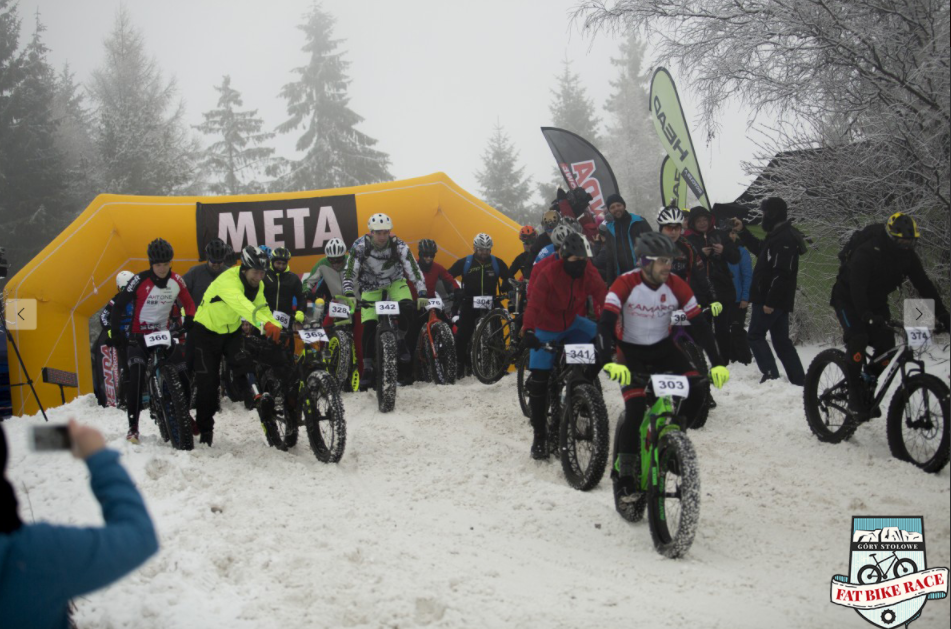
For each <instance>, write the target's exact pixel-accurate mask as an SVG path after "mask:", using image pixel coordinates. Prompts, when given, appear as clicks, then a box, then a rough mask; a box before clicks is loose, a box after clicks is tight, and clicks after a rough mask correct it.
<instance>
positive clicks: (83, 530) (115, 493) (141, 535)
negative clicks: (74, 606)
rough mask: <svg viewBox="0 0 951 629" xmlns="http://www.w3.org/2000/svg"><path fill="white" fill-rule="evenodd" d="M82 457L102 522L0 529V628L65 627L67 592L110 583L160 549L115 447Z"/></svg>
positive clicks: (69, 594)
mask: <svg viewBox="0 0 951 629" xmlns="http://www.w3.org/2000/svg"><path fill="white" fill-rule="evenodd" d="M86 464H87V465H88V466H89V474H90V484H91V485H92V491H93V494H95V496H96V499H97V500H98V501H99V504H100V505H101V506H102V515H103V519H105V521H106V525H105V526H104V527H95V528H93V527H78V526H57V525H54V524H46V523H40V524H24V525H23V526H22V527H20V528H19V529H18V530H16V531H14V532H13V533H10V534H8V535H0V624H2V625H3V627H4V629H15V628H19V627H31V628H34V627H36V628H40V629H45V628H47V627H50V628H57V629H59V628H63V629H65V628H66V627H67V626H68V624H69V623H68V620H67V607H68V605H69V600H70V599H72V598H75V597H77V596H82V595H83V594H87V593H89V592H92V591H94V590H98V589H99V588H102V587H105V586H106V585H109V584H110V583H112V582H113V581H115V580H117V579H119V578H120V577H122V576H123V575H125V574H128V573H129V572H131V571H132V570H133V569H135V568H137V567H138V566H139V565H141V564H142V563H143V562H145V560H146V559H148V558H149V557H150V556H152V555H153V554H155V552H156V551H157V550H158V539H157V538H156V536H155V528H154V527H153V526H152V520H151V519H150V518H149V514H148V512H147V511H146V510H145V503H144V502H143V501H142V496H141V495H140V494H139V492H138V490H137V489H136V488H135V485H134V484H133V483H132V479H131V478H129V474H128V473H127V472H126V471H125V469H124V468H123V467H122V466H121V465H119V453H118V452H116V451H115V450H108V449H103V450H100V451H99V452H97V453H95V454H93V455H92V456H90V457H89V458H88V459H86Z"/></svg>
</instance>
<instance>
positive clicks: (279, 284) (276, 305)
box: [264, 247, 307, 326]
mask: <svg viewBox="0 0 951 629" xmlns="http://www.w3.org/2000/svg"><path fill="white" fill-rule="evenodd" d="M290 261H291V252H290V250H289V249H288V248H287V247H277V248H275V249H274V250H273V251H272V252H271V268H270V269H269V270H268V272H267V274H266V275H265V276H264V299H266V300H267V305H268V308H270V309H271V312H272V313H273V316H274V318H275V319H277V320H278V321H281V319H282V318H284V317H286V318H287V319H286V320H285V321H281V325H284V326H286V325H289V324H290V322H291V318H293V319H294V320H295V321H297V322H298V323H303V322H304V310H305V309H306V307H307V301H306V300H305V299H304V285H303V284H302V283H301V281H300V278H299V277H297V274H296V273H294V272H293V271H291V270H290V269H288V268H287V267H288V265H289V264H290ZM295 310H296V312H295Z"/></svg>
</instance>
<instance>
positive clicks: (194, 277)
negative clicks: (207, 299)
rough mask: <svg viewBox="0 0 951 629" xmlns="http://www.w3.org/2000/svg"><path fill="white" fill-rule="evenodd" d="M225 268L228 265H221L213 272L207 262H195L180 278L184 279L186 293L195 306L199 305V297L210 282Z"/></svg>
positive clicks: (225, 269) (226, 268)
mask: <svg viewBox="0 0 951 629" xmlns="http://www.w3.org/2000/svg"><path fill="white" fill-rule="evenodd" d="M227 270H228V267H226V266H224V265H222V267H221V270H220V271H218V272H217V273H215V272H214V271H212V270H211V267H210V266H208V265H207V264H196V265H195V266H193V267H192V268H190V269H188V271H186V272H185V275H183V276H182V279H183V280H185V288H187V289H188V294H189V295H191V296H192V301H194V302H195V308H198V306H200V305H201V298H202V297H203V296H204V294H205V291H206V290H208V287H209V286H211V283H212V282H214V281H215V278H216V277H218V276H219V275H221V274H222V273H224V272H225V271H227Z"/></svg>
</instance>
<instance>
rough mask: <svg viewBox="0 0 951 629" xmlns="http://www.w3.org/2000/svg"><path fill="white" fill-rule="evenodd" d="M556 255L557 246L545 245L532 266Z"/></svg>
mask: <svg viewBox="0 0 951 629" xmlns="http://www.w3.org/2000/svg"><path fill="white" fill-rule="evenodd" d="M554 253H555V245H545V246H544V247H543V248H542V250H541V251H539V252H538V255H537V256H535V262H533V263H532V264H533V265H534V264H538V263H539V262H541V261H542V260H544V259H545V258H547V257H548V256H550V255H552V254H554Z"/></svg>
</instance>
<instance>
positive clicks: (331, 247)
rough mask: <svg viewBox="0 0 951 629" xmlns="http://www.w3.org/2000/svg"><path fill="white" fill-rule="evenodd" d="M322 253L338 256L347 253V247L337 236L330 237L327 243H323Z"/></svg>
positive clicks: (331, 256) (330, 256)
mask: <svg viewBox="0 0 951 629" xmlns="http://www.w3.org/2000/svg"><path fill="white" fill-rule="evenodd" d="M371 220H372V219H371ZM324 253H325V254H327V257H328V258H339V257H341V256H344V255H346V254H347V247H346V246H345V245H344V244H343V241H342V240H340V239H339V238H331V239H330V240H329V241H328V242H327V244H326V245H324Z"/></svg>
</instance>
